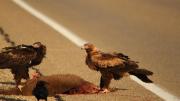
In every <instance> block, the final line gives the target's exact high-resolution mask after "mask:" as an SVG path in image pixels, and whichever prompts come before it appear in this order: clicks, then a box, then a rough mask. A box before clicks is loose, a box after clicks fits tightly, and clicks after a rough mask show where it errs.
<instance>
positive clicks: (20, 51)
mask: <svg viewBox="0 0 180 101" xmlns="http://www.w3.org/2000/svg"><path fill="white" fill-rule="evenodd" d="M45 54H46V46H44V45H43V44H41V43H40V42H35V43H34V44H33V45H18V46H14V47H5V48H3V49H2V51H1V53H0V69H11V72H12V74H13V75H14V80H15V81H16V85H19V84H20V82H21V79H26V80H27V79H29V74H28V71H29V68H30V67H33V66H36V65H39V64H40V63H41V62H42V60H43V58H44V56H45Z"/></svg>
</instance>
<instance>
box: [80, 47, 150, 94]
mask: <svg viewBox="0 0 180 101" xmlns="http://www.w3.org/2000/svg"><path fill="white" fill-rule="evenodd" d="M82 48H83V49H85V50H86V53H87V56H86V61H85V62H86V64H87V65H88V67H89V68H90V69H92V70H95V71H99V72H100V73H101V80H100V88H101V90H102V92H109V90H108V87H109V84H110V82H111V80H112V79H114V80H119V79H120V78H122V77H123V76H125V75H127V74H130V75H134V76H136V77H138V78H139V79H140V80H142V81H143V82H146V83H152V81H151V80H150V79H149V78H148V77H147V76H148V75H152V74H153V72H151V71H149V70H146V69H139V66H138V64H137V63H138V62H136V61H133V60H131V59H130V58H129V57H128V56H126V55H124V54H122V53H104V52H101V51H100V50H98V49H97V48H96V47H95V46H94V45H93V44H91V43H86V44H84V46H83V47H82Z"/></svg>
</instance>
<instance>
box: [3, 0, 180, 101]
mask: <svg viewBox="0 0 180 101" xmlns="http://www.w3.org/2000/svg"><path fill="white" fill-rule="evenodd" d="M0 2H1V3H0V27H3V28H4V30H5V31H6V32H7V33H9V35H10V37H11V39H12V40H14V41H15V42H16V43H17V44H22V43H23V44H32V43H33V42H35V41H40V42H42V43H44V44H46V45H47V49H48V52H47V58H46V59H45V60H44V61H43V63H42V64H41V65H39V66H38V68H39V69H40V70H41V72H42V73H43V74H44V75H51V74H67V73H71V74H76V75H79V76H81V77H82V78H84V79H86V80H88V81H91V82H93V83H94V84H97V85H98V84H99V73H97V72H93V71H91V70H89V68H88V67H87V66H86V65H85V62H84V59H85V52H84V51H83V50H81V49H80V48H79V47H77V46H76V45H75V44H73V43H72V42H71V41H69V40H68V39H66V38H65V37H64V36H62V35H60V34H59V33H58V32H57V31H55V30H54V29H52V28H51V27H49V26H48V25H47V24H45V23H43V22H42V21H40V20H39V19H37V18H36V17H34V16H32V15H31V14H30V13H28V12H27V11H25V10H24V9H22V8H21V7H19V6H18V5H16V4H15V3H13V2H12V1H11V0H1V1H0ZM25 2H26V3H28V4H29V5H31V6H32V7H33V8H35V9H37V10H38V11H40V12H42V13H43V14H45V15H46V16H48V17H50V18H52V19H53V20H54V21H56V22H57V23H59V24H62V25H63V26H65V27H66V28H67V29H69V30H71V31H72V32H74V33H75V34H76V35H77V36H79V37H80V38H82V39H85V40H87V41H89V42H91V43H94V44H95V45H96V46H97V47H98V48H100V49H101V50H103V51H106V52H114V51H117V52H123V53H125V54H127V55H129V56H130V57H131V58H132V59H134V60H137V61H139V62H140V64H139V65H140V66H141V67H143V68H146V69H149V70H152V71H153V72H154V75H153V76H152V77H151V79H152V80H153V81H154V82H155V84H156V85H158V86H160V87H161V88H162V89H164V90H165V91H167V92H169V93H171V94H173V95H175V96H177V97H180V88H179V87H180V68H179V67H180V62H179V60H180V40H179V39H180V1H179V0H158V1H156V0H132V1H130V0H25ZM5 46H7V43H5V42H4V40H3V38H1V36H0V47H1V48H2V47H5ZM111 87H112V88H113V87H116V88H119V90H118V91H116V92H113V93H109V94H100V95H74V96H63V98H64V99H65V100H67V101H69V100H70V101H71V100H74V99H76V101H86V100H88V101H97V100H98V101H147V100H148V101H161V100H162V98H160V97H158V96H157V95H155V94H154V93H152V92H150V91H148V90H146V89H145V88H143V87H142V86H141V85H139V84H137V83H136V82H134V81H133V80H131V79H130V78H123V79H122V80H120V81H112V83H111Z"/></svg>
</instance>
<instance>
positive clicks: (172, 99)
mask: <svg viewBox="0 0 180 101" xmlns="http://www.w3.org/2000/svg"><path fill="white" fill-rule="evenodd" d="M13 1H14V2H15V3H16V4H17V5H19V6H20V7H22V8H23V9H24V10H26V11H28V12H29V13H30V14H32V15H33V16H35V17H37V18H38V19H39V20H41V21H43V22H44V23H46V24H47V25H49V26H50V27H52V28H53V29H54V30H56V31H57V32H59V34H61V35H63V36H64V37H66V38H67V39H69V40H70V41H71V42H73V43H74V44H76V45H77V46H79V47H80V46H82V45H83V44H84V43H86V42H87V41H85V40H83V39H81V38H80V37H78V36H77V35H76V34H75V33H73V32H71V31H70V30H68V29H67V28H65V27H64V26H62V25H61V24H59V23H57V22H56V21H54V20H53V19H51V18H49V17H47V16H46V15H44V14H42V13H41V12H39V11H38V10H36V9H34V8H33V7H31V6H30V5H28V4H27V3H26V2H24V0H13ZM130 78H131V79H132V80H134V81H135V82H137V83H138V84H140V85H141V86H143V87H144V88H146V89H148V90H149V91H151V92H153V93H154V94H156V95H158V96H159V97H160V98H162V99H164V100H166V101H180V99H179V98H178V97H176V96H174V95H172V94H170V93H169V92H167V91H165V90H163V89H162V88H160V87H158V86H157V85H155V84H147V83H143V82H142V81H141V80H139V79H138V78H137V77H135V76H130Z"/></svg>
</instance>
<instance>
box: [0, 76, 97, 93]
mask: <svg viewBox="0 0 180 101" xmlns="http://www.w3.org/2000/svg"><path fill="white" fill-rule="evenodd" d="M38 81H45V82H47V85H46V87H47V89H48V93H49V96H55V95H56V94H93V93H97V92H99V88H98V87H97V86H96V85H94V84H92V83H90V82H88V81H85V80H84V79H82V78H80V77H79V76H76V75H72V74H64V75H60V74H59V75H51V76H41V77H39V78H37V79H30V80H27V82H26V83H25V85H23V87H22V88H21V89H17V88H12V89H9V90H0V94H4V95H24V96H31V95H32V92H33V89H34V88H35V86H36V84H37V82H38Z"/></svg>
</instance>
